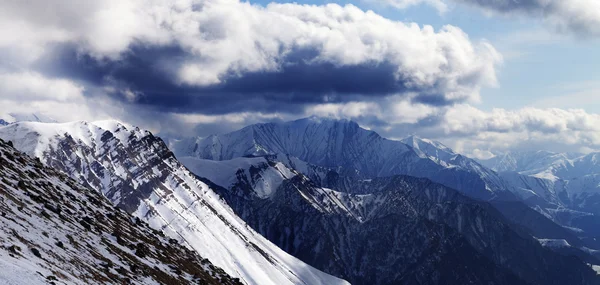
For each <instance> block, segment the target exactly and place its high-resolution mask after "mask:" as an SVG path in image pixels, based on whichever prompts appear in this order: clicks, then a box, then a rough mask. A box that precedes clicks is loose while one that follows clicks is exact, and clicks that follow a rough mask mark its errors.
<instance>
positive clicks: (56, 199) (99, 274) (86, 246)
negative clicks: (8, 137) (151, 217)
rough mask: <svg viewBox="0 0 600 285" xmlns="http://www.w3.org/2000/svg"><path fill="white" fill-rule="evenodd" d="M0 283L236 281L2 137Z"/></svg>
mask: <svg viewBox="0 0 600 285" xmlns="http://www.w3.org/2000/svg"><path fill="white" fill-rule="evenodd" d="M0 177H1V181H0V212H1V215H0V244H1V247H0V284H28V285H34V284H117V283H122V284H197V283H203V284H241V283H239V281H238V280H236V279H233V278H231V277H230V276H228V275H227V274H225V273H224V272H223V270H222V269H220V268H217V267H215V266H213V265H212V264H211V263H210V261H208V260H206V259H203V258H201V257H200V256H199V255H198V254H197V253H195V252H193V251H190V250H189V249H187V248H185V247H183V246H180V245H177V243H175V242H174V241H170V240H169V239H168V238H166V237H165V236H164V234H163V233H162V232H159V231H156V230H153V229H150V228H149V227H148V224H146V223H143V222H141V221H139V220H136V219H134V218H133V217H132V216H131V215H129V214H127V213H125V212H123V211H121V210H119V209H118V208H115V207H114V206H113V205H112V204H111V203H110V201H108V200H107V199H106V198H105V197H103V196H102V195H100V194H99V193H97V192H96V191H94V190H92V189H89V188H86V187H83V186H81V185H79V184H77V182H75V181H74V180H72V179H70V178H68V177H67V176H65V175H64V174H62V173H58V172H56V171H55V170H53V169H50V168H45V167H43V166H42V164H41V163H40V162H39V161H36V160H34V159H32V158H30V157H28V156H27V155H25V154H23V153H21V152H19V151H17V150H16V149H14V148H13V147H12V146H10V145H9V144H8V143H5V142H4V141H2V140H0Z"/></svg>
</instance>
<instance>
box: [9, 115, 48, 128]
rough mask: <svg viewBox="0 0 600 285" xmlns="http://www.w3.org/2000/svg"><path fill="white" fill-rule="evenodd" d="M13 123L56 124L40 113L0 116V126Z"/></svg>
mask: <svg viewBox="0 0 600 285" xmlns="http://www.w3.org/2000/svg"><path fill="white" fill-rule="evenodd" d="M15 122H38V123H57V121H56V120H55V119H53V118H51V117H49V116H46V115H44V114H40V113H8V114H0V126H6V125H8V124H11V123H15Z"/></svg>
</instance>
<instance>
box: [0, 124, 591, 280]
mask: <svg viewBox="0 0 600 285" xmlns="http://www.w3.org/2000/svg"><path fill="white" fill-rule="evenodd" d="M0 138H2V139H4V140H6V141H11V143H12V144H13V145H14V146H15V147H16V148H17V149H19V150H20V151H23V152H24V153H26V154H28V155H30V156H32V157H37V158H39V161H40V163H41V164H43V165H46V166H48V167H51V168H53V169H54V170H56V171H60V172H62V173H65V174H66V175H68V176H70V177H71V178H73V179H75V181H77V183H80V184H81V187H83V188H86V189H92V190H94V191H96V192H97V193H100V194H101V195H102V196H103V197H105V198H106V199H107V200H108V201H110V202H111V203H112V204H113V205H115V206H116V207H117V208H118V209H121V210H123V211H124V212H126V213H127V214H131V215H133V216H135V217H137V218H138V219H139V220H140V221H141V222H147V223H148V224H149V226H150V227H151V228H152V229H155V230H156V231H161V232H164V233H165V235H166V236H168V237H169V238H170V239H172V240H173V241H176V242H178V243H181V244H182V245H184V246H185V247H187V248H189V249H192V250H193V251H194V252H196V253H197V254H199V255H201V256H203V257H204V258H206V259H207V260H208V261H210V262H211V263H212V264H214V266H215V267H220V268H222V269H223V274H225V275H226V276H229V277H230V278H231V279H232V280H234V281H235V280H239V281H240V282H242V283H244V284H346V281H344V280H343V279H345V280H347V281H349V282H350V283H352V284H600V280H599V278H598V277H597V275H596V273H595V272H594V270H593V269H592V267H593V265H600V260H599V259H598V257H597V256H598V254H597V251H596V249H598V246H597V244H596V243H595V242H594V240H593V239H592V238H591V235H589V232H587V231H585V230H581V229H579V228H577V229H576V228H574V227H572V225H576V224H577V223H576V222H577V221H579V220H577V219H571V221H572V223H570V224H569V225H571V226H568V225H566V224H565V223H562V222H560V220H559V218H561V217H562V216H559V215H555V216H553V215H549V214H548V212H549V210H548V209H559V208H558V207H555V208H552V207H541V206H542V203H541V202H540V201H542V200H543V201H544V202H548V203H549V202H550V201H551V199H550V198H548V199H530V198H531V196H530V197H527V196H525V195H523V193H525V192H527V191H526V190H528V189H525V188H524V187H523V185H522V184H521V182H519V181H528V179H548V177H544V178H540V176H539V175H538V176H536V175H535V174H531V173H525V172H523V173H520V172H517V171H510V172H507V171H497V170H498V169H497V168H494V166H490V163H491V162H490V161H475V160H473V159H470V158H468V157H466V156H463V155H461V154H458V153H455V152H454V151H452V150H451V149H450V148H448V147H446V146H444V145H443V144H441V143H439V142H435V141H431V140H427V139H421V138H418V137H415V136H412V137H408V138H405V139H403V140H401V141H396V140H389V139H385V138H383V137H381V136H379V135H378V134H377V133H375V132H372V131H369V130H366V129H363V128H361V127H360V126H359V125H358V124H356V123H354V122H352V121H348V120H334V119H327V118H316V117H311V118H306V119H301V120H297V121H292V122H285V123H268V124H257V125H251V126H248V127H246V128H243V129H241V130H239V131H235V132H232V133H228V134H221V135H213V136H209V137H206V138H195V137H191V138H184V139H178V140H174V139H168V142H167V143H165V142H164V141H163V140H162V139H161V138H159V137H157V136H155V135H153V134H152V133H150V132H148V131H145V130H142V129H139V128H136V127H134V126H130V125H127V124H124V123H120V122H116V121H101V122H73V123H64V124H58V123H39V122H16V123H10V124H8V125H7V126H4V127H0ZM523 171H525V170H523ZM556 173H561V174H562V173H563V172H560V171H557V172H556ZM570 173H573V172H570ZM510 175H518V179H514V178H512V177H511V176H510ZM544 181H546V180H544ZM554 181H558V179H555V180H554ZM532 191H533V190H532ZM534 192H535V191H534ZM548 197H550V196H548ZM590 197H591V196H590ZM557 199H558V200H557V201H561V200H560V197H559V198H557ZM592 201H593V200H590V201H589V202H592ZM544 205H545V204H544ZM561 205H563V208H561V209H563V211H567V210H568V211H571V213H575V212H578V213H584V212H583V211H581V210H577V209H574V208H568V209H567V210H564V209H566V208H564V205H566V204H564V203H563V204H561ZM553 207H554V206H553ZM555 212H556V211H555ZM586 213H588V214H591V215H593V213H589V212H586ZM334 276H335V277H334ZM236 278H238V279H236Z"/></svg>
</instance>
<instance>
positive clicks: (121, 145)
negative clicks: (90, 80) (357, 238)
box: [0, 121, 345, 284]
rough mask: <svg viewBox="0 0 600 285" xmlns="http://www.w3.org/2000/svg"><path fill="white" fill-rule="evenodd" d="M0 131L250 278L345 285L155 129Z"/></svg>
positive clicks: (99, 126) (78, 126)
mask: <svg viewBox="0 0 600 285" xmlns="http://www.w3.org/2000/svg"><path fill="white" fill-rule="evenodd" d="M0 138H4V139H6V140H11V141H13V142H14V144H15V146H16V147H17V148H19V149H20V150H22V151H25V152H26V153H28V154H30V155H34V156H36V157H39V158H40V159H41V161H42V162H43V163H44V164H46V165H48V166H50V167H53V168H55V169H57V170H60V171H63V172H65V173H67V174H68V175H69V176H71V177H73V178H76V180H78V181H80V182H81V183H83V184H85V185H87V186H89V187H91V188H93V189H96V190H98V191H100V192H102V193H103V194H104V195H105V196H106V197H107V198H109V199H110V200H111V201H112V202H113V203H114V204H116V205H118V206H119V207H120V208H122V209H125V210H127V211H128V212H130V213H133V214H134V215H135V216H137V217H140V218H141V219H143V220H145V221H147V222H148V223H149V224H150V225H151V226H152V227H154V228H157V229H162V230H163V231H164V232H165V233H166V234H168V235H169V236H171V237H173V238H175V239H177V240H179V241H181V242H183V243H185V244H187V245H188V246H190V247H191V248H193V249H195V250H196V251H197V252H201V253H202V254H203V256H205V257H206V258H208V259H209V260H210V261H211V262H213V263H214V264H215V265H217V266H219V267H221V268H223V269H224V270H225V271H226V272H227V273H228V274H230V275H231V276H234V277H239V278H241V279H242V281H243V282H245V283H247V284H341V283H345V282H344V281H342V280H340V279H337V278H334V277H331V276H329V275H327V274H324V273H322V272H320V271H318V270H316V269H314V268H312V267H310V266H308V265H306V264H304V263H302V262H301V261H299V260H297V259H296V258H294V257H292V256H290V255H288V254H286V253H285V252H283V251H282V250H280V249H279V248H278V247H277V246H275V245H273V244H272V243H270V242H269V241H267V240H266V239H264V238H263V237H262V236H261V235H259V234H257V233H256V232H254V231H253V230H251V229H250V228H249V227H247V225H246V224H245V222H244V221H242V220H241V219H240V218H238V217H237V216H236V215H235V213H234V212H233V211H232V210H231V209H230V208H229V206H227V204H225V203H224V202H223V201H222V200H221V198H220V197H219V196H218V195H217V194H216V193H215V192H214V191H213V190H212V189H211V188H210V187H208V186H207V185H206V184H205V183H203V182H201V181H199V180H198V179H197V178H196V176H195V175H194V174H192V173H190V172H189V171H188V170H187V169H186V168H185V167H184V166H182V165H181V164H180V163H179V162H178V161H177V160H176V159H175V157H174V156H173V154H172V153H171V152H170V151H169V150H168V149H167V147H166V145H165V144H164V143H163V142H162V140H160V139H159V138H157V137H154V136H153V135H152V134H151V133H150V132H147V131H143V130H140V129H138V128H135V127H131V126H128V125H124V124H121V123H118V122H114V121H105V122H96V123H86V122H74V123H67V124H42V123H16V124H11V125H9V126H6V127H2V128H0Z"/></svg>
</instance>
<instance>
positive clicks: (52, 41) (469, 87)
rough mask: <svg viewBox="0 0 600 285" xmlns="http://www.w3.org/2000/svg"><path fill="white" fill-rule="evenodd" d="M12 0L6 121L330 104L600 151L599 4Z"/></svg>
mask: <svg viewBox="0 0 600 285" xmlns="http://www.w3.org/2000/svg"><path fill="white" fill-rule="evenodd" d="M0 7H2V9H0V118H2V116H4V117H6V114H8V113H31V112H35V113H39V114H43V115H47V116H50V117H52V118H55V119H56V120H57V121H74V120H89V121H92V120H100V119H117V120H121V121H123V122H127V123H130V124H133V125H137V126H140V127H142V128H146V129H150V130H151V131H153V132H155V133H159V134H161V135H163V136H165V137H186V136H206V135H210V134H213V133H225V132H229V131H233V130H236V129H238V128H241V127H243V126H245V125H248V124H252V123H260V122H278V121H287V120H293V119H297V118H302V117H306V116H311V115H317V116H328V117H335V118H346V119H351V120H354V121H356V122H357V123H359V124H360V125H361V126H362V127H364V128H368V129H372V130H375V131H377V132H379V133H380V134H381V135H382V136H384V137H388V138H392V139H399V138H402V137H405V136H407V135H413V134H416V135H419V136H422V137H426V138H430V139H435V140H439V141H441V142H443V143H444V144H446V145H448V146H450V147H452V148H453V149H455V150H456V151H459V152H462V153H464V154H467V155H470V156H473V157H478V158H486V157H490V156H493V155H494V154H496V153H500V152H505V151H520V150H550V151H560V152H591V151H599V150H600V100H598V99H600V69H599V68H597V67H598V66H599V64H600V1H597V0H560V1H559V0H519V1H516V0H360V1H352V2H350V1H317V0H308V1H295V2H292V1H283V0H280V1H279V2H271V1H263V0H255V1H250V2H244V1H238V0H174V1H173V0H98V1H94V2H87V1H78V0H56V1H52V3H49V2H48V1H41V0H25V1H23V0H0ZM3 114H4V115H3Z"/></svg>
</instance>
